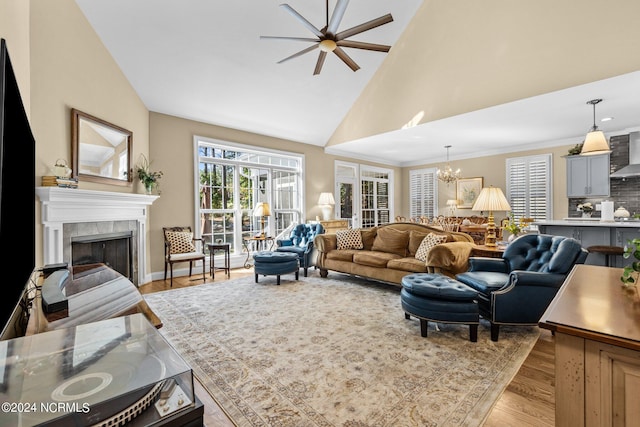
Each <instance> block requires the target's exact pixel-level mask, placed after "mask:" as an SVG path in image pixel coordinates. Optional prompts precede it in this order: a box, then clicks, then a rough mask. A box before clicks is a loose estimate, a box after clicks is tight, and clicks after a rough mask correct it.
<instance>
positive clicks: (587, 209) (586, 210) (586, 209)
mask: <svg viewBox="0 0 640 427" xmlns="http://www.w3.org/2000/svg"><path fill="white" fill-rule="evenodd" d="M578 211H580V212H582V217H583V218H590V217H591V213H592V212H593V205H592V204H591V203H590V202H586V203H581V204H579V205H578Z"/></svg>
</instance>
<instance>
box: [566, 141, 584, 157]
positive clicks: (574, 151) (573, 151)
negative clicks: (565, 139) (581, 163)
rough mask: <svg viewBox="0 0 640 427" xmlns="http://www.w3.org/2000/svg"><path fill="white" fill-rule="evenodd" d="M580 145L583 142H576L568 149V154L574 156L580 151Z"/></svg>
mask: <svg viewBox="0 0 640 427" xmlns="http://www.w3.org/2000/svg"><path fill="white" fill-rule="evenodd" d="M582 145H583V144H576V145H575V146H574V147H573V148H570V149H569V155H570V156H575V155H578V154H580V153H581V152H582Z"/></svg>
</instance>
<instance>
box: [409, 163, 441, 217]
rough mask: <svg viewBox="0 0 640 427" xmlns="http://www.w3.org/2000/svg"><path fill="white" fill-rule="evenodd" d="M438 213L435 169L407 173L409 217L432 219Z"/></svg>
mask: <svg viewBox="0 0 640 427" xmlns="http://www.w3.org/2000/svg"><path fill="white" fill-rule="evenodd" d="M437 211H438V186H437V181H436V170H435V169H416V170H411V171H409V216H410V217H411V218H418V217H421V216H426V217H429V218H432V217H434V216H436V212H437Z"/></svg>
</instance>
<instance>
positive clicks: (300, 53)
mask: <svg viewBox="0 0 640 427" xmlns="http://www.w3.org/2000/svg"><path fill="white" fill-rule="evenodd" d="M317 48H318V43H316V44H314V45H312V46H309V47H308V48H306V49H302V50H301V51H300V52H297V53H294V54H293V55H291V56H287V57H286V58H284V59H281V60H280V61H278V64H282V63H283V62H285V61H288V60H290V59H293V58H297V57H298V56H302V55H304V54H305V53H308V52H311V51H312V50H314V49H317Z"/></svg>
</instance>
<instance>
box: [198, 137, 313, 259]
mask: <svg viewBox="0 0 640 427" xmlns="http://www.w3.org/2000/svg"><path fill="white" fill-rule="evenodd" d="M195 147H196V161H197V168H196V170H197V173H196V176H195V181H196V191H197V193H196V198H195V199H196V204H197V205H196V209H195V211H196V224H199V228H200V230H199V231H200V235H201V236H202V237H204V238H205V242H207V243H212V242H225V243H229V244H230V246H231V253H240V252H241V251H242V238H243V237H247V236H251V235H253V234H256V233H259V232H261V228H262V224H261V222H262V219H263V218H260V217H254V216H253V209H254V207H255V205H256V204H257V203H259V202H266V203H269V206H270V207H271V216H269V217H266V218H264V219H265V220H266V221H265V234H266V235H267V236H276V235H278V234H279V233H280V232H281V231H282V230H284V229H286V228H287V227H288V226H289V225H291V224H293V223H299V222H301V220H302V218H303V217H304V215H303V208H302V207H303V206H304V204H303V185H302V179H303V177H302V166H303V163H304V157H303V156H301V155H299V154H293V153H285V152H279V151H270V150H267V149H264V148H258V147H250V146H244V145H238V144H233V143H230V142H225V141H218V140H212V139H207V138H202V137H196V138H195Z"/></svg>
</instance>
